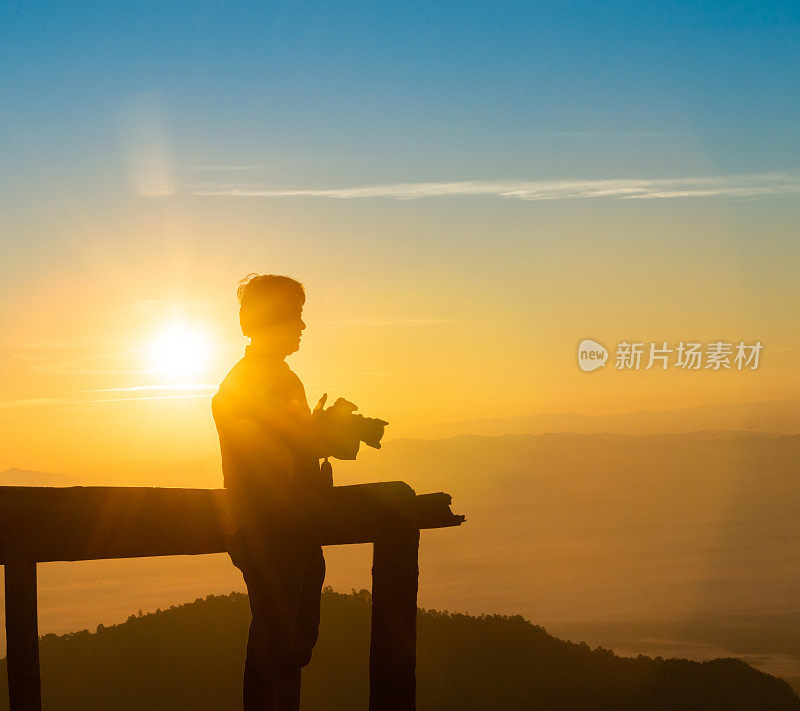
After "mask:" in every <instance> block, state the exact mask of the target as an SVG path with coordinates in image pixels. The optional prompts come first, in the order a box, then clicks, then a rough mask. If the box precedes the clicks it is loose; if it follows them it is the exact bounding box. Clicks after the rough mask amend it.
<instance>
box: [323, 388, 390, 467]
mask: <svg viewBox="0 0 800 711" xmlns="http://www.w3.org/2000/svg"><path fill="white" fill-rule="evenodd" d="M327 399H328V394H327V393H325V394H324V395H323V396H322V397H321V398H320V400H319V402H318V403H317V405H316V407H315V408H314V412H313V413H312V422H313V423H314V430H315V434H316V439H317V441H318V442H319V444H320V451H321V454H320V456H321V457H335V458H336V459H355V458H356V455H357V454H358V448H359V446H360V445H361V442H363V443H364V444H366V445H367V446H369V447H373V448H374V449H380V448H381V438H382V437H383V430H384V428H385V427H386V425H388V424H389V423H388V422H386V420H380V419H378V418H375V417H364V415H355V414H353V413H354V412H355V411H356V410H357V409H358V405H356V404H354V403H352V402H349V401H348V400H345V399H344V398H341V397H340V398H339V399H338V400H337V401H336V402H335V403H333V405H332V406H331V407H329V408H328V409H327V410H325V409H323V408H324V406H325V402H326V401H327Z"/></svg>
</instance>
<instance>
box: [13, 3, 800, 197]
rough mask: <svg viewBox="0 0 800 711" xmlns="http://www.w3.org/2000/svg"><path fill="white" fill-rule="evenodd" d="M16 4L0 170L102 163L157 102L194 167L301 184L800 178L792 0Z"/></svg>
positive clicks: (184, 165)
mask: <svg viewBox="0 0 800 711" xmlns="http://www.w3.org/2000/svg"><path fill="white" fill-rule="evenodd" d="M4 7H5V9H4V10H3V11H2V16H1V17H2V25H1V26H0V28H1V30H2V37H3V43H2V46H1V47H0V62H1V63H2V66H3V82H2V88H0V97H1V99H2V104H3V112H2V119H0V121H1V123H0V125H1V126H2V129H3V134H5V135H4V136H3V143H4V144H6V145H5V150H4V153H6V155H7V156H8V155H9V152H10V160H9V161H8V162H6V167H7V169H9V168H11V166H14V168H15V170H23V171H25V172H27V171H28V170H33V171H34V172H36V171H35V167H32V165H33V166H35V165H37V164H38V165H39V167H40V168H42V165H43V164H44V165H45V166H46V170H45V169H44V168H42V170H45V172H46V173H48V174H49V175H51V176H52V175H53V173H55V174H61V171H62V170H63V169H65V168H66V169H67V170H70V171H71V170H73V169H74V167H75V165H76V164H77V165H86V166H87V167H89V166H91V167H92V168H93V169H96V168H97V166H98V164H100V165H105V166H106V167H109V159H110V158H111V159H112V160H111V163H112V164H113V157H114V156H113V153H114V151H115V146H116V143H117V142H118V131H119V120H120V119H119V117H120V111H121V110H122V107H123V106H124V103H125V101H126V100H127V99H128V98H129V97H130V96H131V95H135V94H137V93H139V92H145V91H147V92H154V91H155V92H158V94H159V96H160V101H161V105H162V110H163V113H164V120H165V122H166V125H167V126H168V128H169V131H170V135H171V140H172V142H173V150H174V151H175V154H176V157H177V160H178V162H179V164H180V167H181V170H182V171H184V173H187V172H189V173H190V172H191V171H192V170H193V169H194V168H195V167H197V166H202V167H213V166H222V167H226V166H233V165H247V166H248V167H251V168H252V167H259V166H262V165H265V168H264V170H263V171H262V172H261V174H260V175H259V176H258V177H263V178H266V179H267V180H269V181H270V182H278V181H281V182H284V183H285V184H286V185H287V186H297V185H301V186H308V185H312V186H317V187H319V186H322V185H325V186H342V185H352V184H358V183H359V182H368V183H369V182H373V181H388V182H391V181H395V180H402V181H421V180H469V179H490V178H492V179H497V178H517V179H536V178H551V177H558V178H568V177H569V178H603V177H644V178H652V177H680V176H681V175H690V174H697V173H698V171H700V172H707V171H708V170H710V171H711V172H712V173H726V174H727V173H746V172H764V171H771V170H785V169H792V168H795V167H796V166H797V164H798V147H797V141H796V140H795V138H796V137H795V135H794V130H795V124H796V119H797V115H798V102H800V86H798V83H799V82H800V72H799V71H798V68H799V67H798V63H799V62H800V51H798V50H799V49H800V47H799V46H798V44H800V42H799V40H798V38H799V37H800V34H799V33H798V17H799V16H800V14H799V13H798V9H797V7H796V6H794V5H793V4H769V3H720V4H700V3H681V4H675V3H659V4H654V3H629V4H627V3H626V4H621V3H604V4H597V3H438V4H435V3H396V4H395V3H290V4H279V3H225V4H222V3H183V4H181V3H153V4H151V5H150V6H147V5H146V4H140V3H136V4H128V5H127V6H126V4H125V3H114V4H104V3H47V4H41V3H36V4H34V3H11V4H10V5H9V4H5V5H4ZM110 154H111V155H110ZM32 157H34V159H38V160H34V161H32V160H31V158H32ZM4 162H5V161H4ZM703 169H705V171H704V170H703ZM95 174H96V173H95ZM36 177H37V179H38V178H40V177H43V176H41V175H40V174H39V173H38V172H36ZM185 177H186V179H192V178H193V177H194V176H192V175H191V174H189V175H186V176H185Z"/></svg>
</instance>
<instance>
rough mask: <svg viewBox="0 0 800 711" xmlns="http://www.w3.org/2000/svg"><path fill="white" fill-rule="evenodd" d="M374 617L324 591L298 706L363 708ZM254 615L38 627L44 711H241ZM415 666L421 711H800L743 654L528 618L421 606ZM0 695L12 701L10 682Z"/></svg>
mask: <svg viewBox="0 0 800 711" xmlns="http://www.w3.org/2000/svg"><path fill="white" fill-rule="evenodd" d="M369 615H370V596H369V593H368V592H366V591H361V592H360V593H354V594H351V595H342V594H338V593H335V592H333V591H331V590H330V589H327V590H326V591H325V594H324V596H323V612H322V620H323V622H322V628H321V633H320V640H319V643H318V645H317V648H316V650H315V652H314V660H313V662H312V664H311V666H310V667H308V669H307V670H306V671H305V672H304V676H303V708H304V709H309V710H311V709H314V710H316V709H319V710H321V711H337V710H339V709H341V710H342V711H345V710H346V711H353V710H354V709H361V708H364V709H365V708H367V694H368V676H367V667H368V656H369ZM248 622H249V608H248V605H247V597H246V596H245V595H242V594H239V593H233V594H231V595H228V596H213V595H212V596H209V597H207V598H206V599H204V600H203V599H198V600H195V602H192V603H188V604H185V605H181V606H179V607H171V608H170V609H169V610H163V611H157V612H155V613H152V614H146V615H142V614H141V613H139V615H138V616H131V617H130V618H129V619H128V621H127V622H125V623H123V624H120V625H115V626H113V627H102V626H101V627H99V628H98V629H97V631H96V632H95V633H89V632H88V631H86V630H84V631H82V632H77V633H73V634H67V635H61V636H56V635H46V636H45V637H44V638H42V640H41V645H40V647H41V663H42V676H43V680H42V683H43V696H44V708H46V709H48V711H58V710H61V709H71V710H78V709H80V710H81V711H95V710H98V711H99V710H100V709H103V710H104V711H106V710H107V709H115V710H117V711H124V710H127V709H136V710H137V711H140V710H141V709H143V708H146V709H148V711H158V710H160V709H169V710H171V711H172V710H175V709H194V710H195V711H202V710H208V711H212V710H213V711H223V710H225V709H239V708H241V705H240V704H241V702H240V696H239V694H240V684H241V669H242V663H243V655H244V648H245V639H246V635H247V625H248ZM2 664H3V666H5V660H3V662H2ZM417 673H418V700H419V703H418V708H419V709H420V710H421V711H426V710H430V711H434V710H435V711H447V710H448V709H454V710H455V709H458V710H459V711H469V710H470V709H475V710H477V709H491V710H492V711H495V710H497V709H504V710H510V709H526V710H527V709H532V708H537V709H564V710H567V709H569V710H570V711H580V710H581V709H593V710H594V709H598V710H599V709H614V710H615V711H617V710H624V709H641V710H642V711H644V710H645V709H646V710H647V711H658V710H660V709H664V710H665V711H666V710H667V709H669V710H670V711H673V710H674V709H684V710H689V709H698V710H700V709H702V710H703V711H707V710H709V709H725V710H726V711H735V710H736V709H752V710H753V711H756V710H758V711H768V710H770V709H800V699H798V697H797V696H796V695H795V693H794V692H793V691H792V690H791V689H790V687H789V685H788V684H787V683H786V682H784V681H782V680H780V679H776V678H775V677H772V676H769V675H767V674H764V673H762V672H759V671H757V670H755V669H753V668H752V667H750V666H748V665H747V664H745V663H744V662H741V661H737V660H734V659H716V660H714V661H710V662H705V663H698V662H692V661H687V660H684V659H671V660H663V659H660V658H656V659H651V658H648V657H643V656H640V657H638V658H636V659H629V658H620V657H616V656H614V654H613V653H612V652H611V651H609V650H605V649H602V648H598V649H595V650H591V649H589V647H588V646H586V645H585V644H573V643H571V642H564V641H561V640H558V639H556V638H555V637H551V636H550V635H548V634H547V633H546V632H545V630H544V629H542V628H541V627H537V626H535V625H533V624H531V623H530V622H527V621H526V620H524V619H523V618H522V617H504V616H499V615H493V616H481V617H471V616H468V615H462V614H448V613H446V612H436V611H424V610H421V611H420V613H419V644H418V661H417ZM5 679H6V675H5V669H3V670H2V680H3V684H5ZM0 699H2V703H3V704H4V705H5V708H7V701H6V699H7V694H6V690H5V689H2V690H0Z"/></svg>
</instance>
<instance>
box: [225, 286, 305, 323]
mask: <svg viewBox="0 0 800 711" xmlns="http://www.w3.org/2000/svg"><path fill="white" fill-rule="evenodd" d="M236 296H237V297H238V298H239V323H240V325H241V327H242V333H243V334H244V335H245V336H247V337H248V338H249V337H250V336H251V335H252V334H253V333H255V332H256V331H258V330H260V329H263V328H269V327H270V326H272V325H275V324H277V323H280V322H281V321H285V320H286V319H287V318H290V317H291V316H292V315H294V314H295V313H296V311H297V310H299V309H302V308H303V304H304V303H305V301H306V292H305V289H304V288H303V285H302V284H301V283H300V282H299V281H297V280H295V279H292V278H291V277H287V276H278V275H277V274H248V275H247V276H246V277H245V278H244V279H242V280H241V281H240V282H239V288H238V289H237V290H236Z"/></svg>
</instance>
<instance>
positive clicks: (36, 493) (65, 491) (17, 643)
mask: <svg viewBox="0 0 800 711" xmlns="http://www.w3.org/2000/svg"><path fill="white" fill-rule="evenodd" d="M228 497H229V495H228V492H227V491H226V490H224V489H165V488H138V487H137V488H133V487H100V486H98V487H69V488H50V487H17V486H2V487H0V563H2V564H3V565H4V566H5V593H6V640H7V648H8V689H9V697H10V702H11V711H39V710H40V709H41V681H40V674H39V646H38V622H37V609H36V564H37V563H41V562H47V561H78V560H96V559H100V558H136V557H143V556H162V555H187V554H189V555H196V554H202V553H221V552H225V551H226V550H227V548H228V545H227V535H226V531H227V530H228V527H229V522H230V517H231V511H230V508H229V498H228ZM268 516H269V517H270V520H272V521H274V526H272V529H273V530H274V531H275V532H276V535H286V536H292V535H294V534H295V533H300V532H302V534H303V535H313V536H314V538H315V540H318V541H319V542H320V544H322V545H342V544H348V543H368V542H371V543H373V544H374V545H373V565H372V632H371V641H370V702H369V708H370V710H371V711H395V710H397V711H400V710H403V711H406V710H408V709H414V708H415V692H416V675H415V664H416V612H417V580H418V574H419V567H418V550H419V532H420V529H423V528H442V527H445V526H458V525H459V524H461V523H462V522H463V521H464V517H463V516H457V515H455V514H453V513H452V512H451V510H450V496H449V495H447V494H443V493H438V494H424V495H417V494H415V492H414V490H413V489H412V488H411V487H410V486H408V485H407V484H404V483H403V482H399V481H397V482H383V483H378V484H360V485H356V486H338V487H333V489H332V490H330V491H329V492H328V493H326V494H325V495H324V496H319V497H317V498H315V499H313V500H311V499H307V500H305V501H304V502H303V503H302V505H296V506H294V507H287V506H285V505H284V506H283V507H277V506H276V507H275V509H274V510H273V511H270V512H268Z"/></svg>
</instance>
